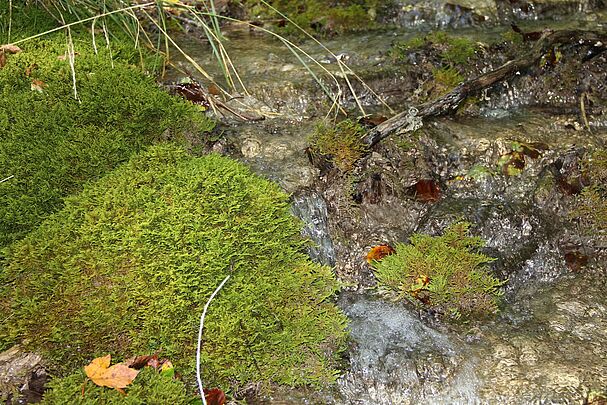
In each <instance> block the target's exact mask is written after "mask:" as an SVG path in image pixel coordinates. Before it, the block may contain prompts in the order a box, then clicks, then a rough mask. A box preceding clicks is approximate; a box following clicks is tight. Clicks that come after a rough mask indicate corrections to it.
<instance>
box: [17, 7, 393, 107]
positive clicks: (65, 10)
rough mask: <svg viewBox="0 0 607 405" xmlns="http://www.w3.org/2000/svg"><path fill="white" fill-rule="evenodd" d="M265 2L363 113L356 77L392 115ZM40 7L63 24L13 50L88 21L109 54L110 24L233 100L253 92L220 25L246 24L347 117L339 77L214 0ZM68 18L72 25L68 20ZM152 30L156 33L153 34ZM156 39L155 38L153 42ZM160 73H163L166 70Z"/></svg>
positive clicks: (341, 64)
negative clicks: (317, 54)
mask: <svg viewBox="0 0 607 405" xmlns="http://www.w3.org/2000/svg"><path fill="white" fill-rule="evenodd" d="M262 3H263V4H265V5H266V6H267V7H269V8H270V9H271V10H272V11H274V12H276V13H277V14H278V15H280V16H281V17H283V18H284V19H285V20H286V21H287V22H288V23H289V24H291V25H292V26H293V27H295V29H296V30H298V31H299V32H301V33H303V34H304V36H305V37H306V38H309V39H311V40H312V41H313V42H314V43H315V44H316V45H318V46H320V47H321V48H322V49H323V51H325V52H327V53H329V54H330V55H331V56H333V57H334V58H335V60H336V61H337V67H338V69H339V71H340V76H341V77H342V78H343V80H344V82H345V86H346V87H347V90H348V91H349V92H350V93H351V94H352V95H353V98H354V102H355V104H356V106H357V108H358V110H359V111H360V113H362V114H363V115H366V113H365V110H364V107H363V105H362V102H361V100H360V98H359V97H358V95H357V93H356V90H355V88H354V85H353V82H352V78H354V80H356V81H357V82H359V83H360V84H361V85H362V86H363V87H364V88H365V89H366V90H367V91H369V92H370V93H371V94H372V95H373V96H374V97H376V99H377V100H379V101H380V102H381V103H382V104H383V105H384V106H385V107H387V108H388V109H389V110H390V111H392V109H391V108H390V106H388V105H387V104H386V103H385V102H384V101H383V100H382V99H381V97H380V96H379V95H377V94H376V93H375V92H374V91H373V90H372V89H371V88H370V87H369V86H368V85H367V84H366V83H365V82H364V81H363V80H362V79H361V78H360V77H359V76H358V75H356V73H355V72H354V71H352V69H350V68H349V67H348V66H347V65H346V64H345V63H344V61H342V60H341V59H340V58H338V57H337V56H336V55H335V54H334V53H333V52H332V51H331V50H330V49H328V48H327V47H326V46H325V45H324V44H322V43H321V42H320V41H318V40H317V39H316V38H314V36H313V35H311V34H310V33H308V32H307V31H306V30H305V29H304V28H302V27H301V26H300V25H298V24H297V23H296V22H295V21H294V20H293V19H291V18H289V17H288V16H287V15H285V14H284V13H281V12H280V11H279V10H277V9H276V8H274V7H273V6H271V5H270V4H269V3H267V2H266V1H263V0H262ZM38 4H41V5H42V6H43V7H44V8H45V9H46V10H47V12H48V13H49V14H50V15H51V16H53V18H55V19H56V20H57V21H58V22H59V23H60V24H61V25H60V26H59V27H55V28H52V29H49V30H45V31H44V32H40V33H38V34H36V35H32V36H30V37H27V38H22V39H20V40H17V41H15V42H14V44H15V45H18V44H22V43H24V42H27V41H30V40H32V39H35V38H39V37H42V36H44V35H48V34H50V33H52V32H55V31H59V30H65V29H69V28H71V27H74V26H77V25H82V24H85V23H89V22H91V36H92V41H93V44H95V27H96V25H97V23H98V22H100V23H101V24H100V25H101V28H102V31H103V36H104V38H105V41H106V47H108V48H109V49H110V52H111V44H110V39H111V36H112V34H111V32H110V29H109V28H108V27H109V25H110V24H108V23H111V25H112V27H120V28H121V29H122V30H123V31H124V32H125V33H127V34H128V35H129V36H130V37H132V38H133V41H134V43H135V46H136V47H137V46H141V45H143V46H146V47H148V48H153V49H155V50H156V52H158V53H161V54H163V55H164V57H165V59H166V60H168V59H169V57H170V52H171V48H173V49H175V50H176V51H177V52H178V53H180V54H181V55H182V56H183V57H184V58H185V59H186V60H187V61H188V62H189V63H190V64H191V66H193V67H194V69H195V70H196V72H197V73H198V74H200V75H201V76H202V77H203V78H204V79H205V80H207V81H209V82H210V83H212V84H214V85H215V86H217V87H218V88H220V89H222V91H223V92H224V93H225V94H226V95H228V96H229V95H230V92H234V91H235V92H241V93H244V94H246V95H249V92H248V90H247V88H246V86H245V84H244V80H243V79H242V77H241V75H240V74H239V73H238V70H237V68H236V66H235V64H234V63H233V61H232V58H231V57H230V55H229V53H228V51H227V49H226V47H225V46H224V42H225V37H224V36H223V34H222V32H221V27H220V20H224V21H228V22H236V23H245V24H247V25H248V26H249V27H250V28H251V29H253V30H257V31H260V32H262V33H264V34H267V35H270V36H271V37H274V38H276V39H278V40H279V41H281V42H282V43H283V44H284V45H285V47H286V48H287V49H289V51H291V53H293V55H294V56H295V57H296V58H297V60H298V61H299V62H300V63H301V65H302V66H303V67H304V68H305V69H306V70H307V71H308V72H309V73H310V75H311V77H312V78H313V79H314V81H315V82H316V83H317V84H318V86H319V87H320V88H321V90H322V91H323V93H324V94H325V95H326V96H327V97H328V98H329V100H331V107H330V109H329V112H328V114H327V115H329V114H330V113H331V111H333V110H335V111H336V112H339V113H341V114H344V115H347V112H346V110H345V108H344V107H343V106H342V105H341V104H340V102H339V100H340V98H341V96H342V95H343V94H344V92H345V89H343V88H342V84H341V82H340V80H338V78H337V77H336V76H335V74H333V73H332V72H330V71H329V70H328V69H327V68H325V67H324V66H323V65H322V64H321V63H320V62H319V61H317V60H315V59H314V58H313V57H312V56H311V55H310V54H309V52H306V51H304V50H303V49H302V47H300V46H298V45H297V44H295V43H294V42H293V41H291V40H289V39H287V38H285V37H284V36H282V35H280V34H277V33H275V32H273V31H271V30H268V29H265V28H263V27H259V26H256V25H254V24H251V23H248V22H245V21H240V20H238V19H234V18H231V17H228V16H222V15H219V14H217V10H216V6H215V3H214V1H212V0H211V1H209V2H208V3H207V2H205V3H204V5H205V9H203V10H199V9H197V8H196V7H195V6H193V5H189V4H185V3H182V2H180V1H154V2H146V3H142V4H132V3H129V2H126V3H125V2H119V1H109V0H108V1H104V2H99V1H96V0H76V1H73V0H50V1H46V2H41V1H40V2H38ZM12 7H13V6H12V3H11V5H10V8H11V11H12ZM175 11H179V12H180V13H184V15H186V16H188V19H189V20H191V21H194V22H196V24H197V25H198V26H199V28H200V29H201V30H202V32H203V33H204V34H205V36H206V38H207V40H208V42H209V45H210V47H211V52H212V53H213V55H214V57H215V59H216V60H217V63H218V65H219V67H220V70H221V72H222V76H223V80H224V82H225V87H226V88H225V89H224V88H223V86H221V85H220V83H218V81H217V80H216V79H215V78H214V77H213V76H212V75H211V74H210V73H209V72H208V70H207V69H205V68H204V67H203V66H201V65H200V64H199V63H198V62H197V61H196V60H195V59H194V58H193V57H192V56H190V55H189V54H188V53H187V52H185V51H184V50H183V47H181V46H180V45H179V43H178V42H177V41H176V40H175V39H174V38H173V36H172V35H171V29H170V24H169V22H170V19H171V18H172V13H173V12H175ZM68 17H69V18H70V19H73V20H74V21H71V20H70V21H69V22H68V21H66V19H67V18H68ZM9 24H10V22H9ZM152 31H157V32H156V33H155V34H152ZM9 32H10V30H9ZM154 35H155V36H156V38H153V37H154ZM9 38H10V37H9ZM94 46H96V45H94ZM162 68H163V69H164V65H163V66H162ZM163 73H164V70H163ZM321 74H322V75H326V76H327V77H328V78H329V80H330V81H331V82H332V83H333V86H328V85H327V84H326V83H325V81H324V80H323V78H322V77H321ZM74 89H75V92H76V91H77V90H76V87H74ZM76 96H77V94H76Z"/></svg>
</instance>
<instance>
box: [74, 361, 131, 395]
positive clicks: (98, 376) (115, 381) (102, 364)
mask: <svg viewBox="0 0 607 405" xmlns="http://www.w3.org/2000/svg"><path fill="white" fill-rule="evenodd" d="M111 359H112V358H111V356H110V355H109V354H108V355H107V356H104V357H98V358H96V359H94V360H93V361H91V363H90V364H89V365H88V366H84V372H85V373H86V375H87V377H88V378H90V379H91V380H92V381H93V382H94V383H95V384H97V385H99V386H100V387H110V388H116V389H119V388H125V387H126V386H127V385H129V384H130V383H132V382H133V380H134V379H135V377H137V374H138V373H139V371H137V370H134V369H132V368H129V367H127V366H126V365H124V364H122V363H119V364H114V365H113V366H112V367H110V361H111Z"/></svg>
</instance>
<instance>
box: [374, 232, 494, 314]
mask: <svg viewBox="0 0 607 405" xmlns="http://www.w3.org/2000/svg"><path fill="white" fill-rule="evenodd" d="M469 228H470V224H469V223H467V222H457V223H454V224H452V225H451V226H449V227H448V228H447V229H446V230H445V232H444V234H443V235H442V236H434V237H433V236H429V235H423V234H414V235H413V236H411V238H410V241H411V243H410V244H402V243H399V244H397V245H396V253H395V254H393V255H390V256H386V257H385V258H383V259H382V260H381V261H374V262H372V265H373V267H374V268H375V275H376V277H377V281H378V284H379V287H380V290H381V291H383V292H385V293H387V294H388V295H390V296H392V297H394V298H396V299H406V300H408V301H410V302H412V303H414V304H416V305H421V306H423V307H424V308H427V309H432V310H434V311H437V312H438V313H439V314H441V315H443V316H445V317H446V318H450V319H459V318H460V317H464V318H470V317H473V316H476V317H482V316H486V315H490V314H493V313H495V312H497V311H498V299H499V297H500V295H501V294H502V293H501V291H500V286H502V285H503V284H504V283H505V281H500V280H499V279H497V278H496V277H493V276H492V275H491V274H490V273H489V270H488V269H487V266H486V265H487V264H488V263H491V262H492V261H493V260H495V259H493V258H491V257H488V256H486V255H484V254H482V253H477V252H476V250H478V249H479V248H482V247H483V246H484V242H483V240H482V239H480V238H478V237H472V236H470V235H469V231H468V230H469Z"/></svg>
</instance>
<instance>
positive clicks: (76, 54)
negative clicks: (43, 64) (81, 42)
mask: <svg viewBox="0 0 607 405" xmlns="http://www.w3.org/2000/svg"><path fill="white" fill-rule="evenodd" d="M78 55H80V53H79V52H74V56H78ZM67 57H68V55H67V53H64V54H63V55H59V56H57V60H67Z"/></svg>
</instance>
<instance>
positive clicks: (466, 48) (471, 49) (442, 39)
mask: <svg viewBox="0 0 607 405" xmlns="http://www.w3.org/2000/svg"><path fill="white" fill-rule="evenodd" d="M424 47H431V48H433V49H436V50H437V51H438V54H439V57H440V58H441V61H442V62H443V64H444V65H446V66H450V67H455V66H461V65H464V64H466V63H467V62H468V61H469V60H470V58H472V57H473V56H474V54H475V53H476V51H477V49H478V46H477V44H476V43H475V42H474V41H472V40H470V39H468V38H464V37H457V36H452V35H449V34H447V33H446V32H444V31H434V32H431V33H429V34H428V35H426V36H417V37H413V38H410V39H408V40H406V41H400V42H396V43H395V44H394V45H393V47H392V49H391V50H390V54H391V55H392V56H393V57H394V58H396V59H403V58H404V57H405V56H406V55H407V53H409V52H411V51H414V50H417V49H422V48H424Z"/></svg>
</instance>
